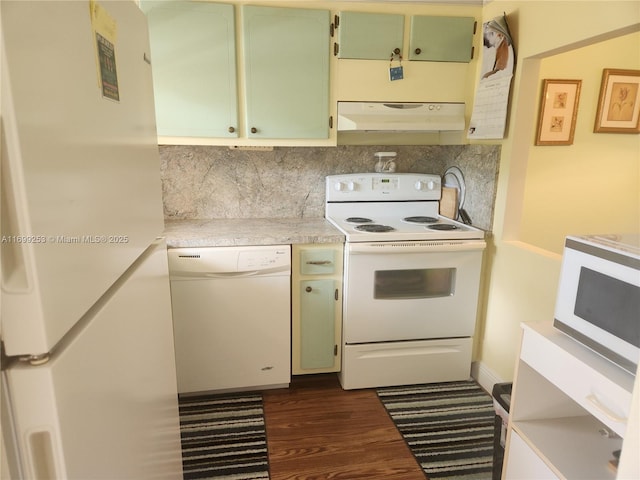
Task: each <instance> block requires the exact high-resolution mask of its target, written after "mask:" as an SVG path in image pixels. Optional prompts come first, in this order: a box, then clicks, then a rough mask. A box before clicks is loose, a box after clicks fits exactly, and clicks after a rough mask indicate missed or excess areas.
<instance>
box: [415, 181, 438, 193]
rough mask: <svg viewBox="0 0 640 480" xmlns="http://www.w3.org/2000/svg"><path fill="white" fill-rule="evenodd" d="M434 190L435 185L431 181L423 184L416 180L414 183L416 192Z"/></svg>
mask: <svg viewBox="0 0 640 480" xmlns="http://www.w3.org/2000/svg"><path fill="white" fill-rule="evenodd" d="M434 188H435V183H434V182H433V180H429V181H428V182H423V181H422V180H418V181H417V182H416V190H419V191H422V190H433V189H434Z"/></svg>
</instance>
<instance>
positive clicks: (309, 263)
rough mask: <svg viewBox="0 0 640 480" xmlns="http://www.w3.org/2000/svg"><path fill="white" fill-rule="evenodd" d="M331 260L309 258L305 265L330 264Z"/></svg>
mask: <svg viewBox="0 0 640 480" xmlns="http://www.w3.org/2000/svg"><path fill="white" fill-rule="evenodd" d="M331 263H332V262H331V260H309V261H308V262H307V265H331Z"/></svg>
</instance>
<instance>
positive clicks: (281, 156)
mask: <svg viewBox="0 0 640 480" xmlns="http://www.w3.org/2000/svg"><path fill="white" fill-rule="evenodd" d="M378 151H394V152H397V153H398V156H397V157H396V159H395V161H396V165H397V168H396V171H397V172H417V173H432V174H437V175H443V174H444V172H445V170H446V169H447V168H449V167H451V166H457V167H459V168H460V169H461V170H462V172H463V173H464V176H465V183H466V199H465V203H464V206H463V208H464V209H465V210H466V211H467V213H468V214H469V216H470V217H471V220H472V221H473V225H474V226H476V227H478V228H482V229H484V230H491V225H492V222H493V209H494V204H495V196H496V184H497V178H498V166H499V158H500V146H498V145H456V146H393V147H389V146H370V145H369V146H338V147H274V149H273V150H272V151H254V150H237V149H230V148H229V147H211V146H173V145H171V146H161V147H160V159H161V176H162V190H163V201H164V213H165V218H167V219H201V218H313V217H316V218H317V217H323V216H324V202H325V177H326V176H327V175H335V174H341V173H359V172H373V171H374V166H375V159H374V156H373V154H374V153H375V152H378Z"/></svg>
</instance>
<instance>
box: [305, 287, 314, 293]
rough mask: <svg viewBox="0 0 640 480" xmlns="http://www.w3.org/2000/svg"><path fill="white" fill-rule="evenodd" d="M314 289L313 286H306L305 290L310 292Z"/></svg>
mask: <svg viewBox="0 0 640 480" xmlns="http://www.w3.org/2000/svg"><path fill="white" fill-rule="evenodd" d="M312 290H313V288H311V287H307V288H305V291H307V292H310V291H312Z"/></svg>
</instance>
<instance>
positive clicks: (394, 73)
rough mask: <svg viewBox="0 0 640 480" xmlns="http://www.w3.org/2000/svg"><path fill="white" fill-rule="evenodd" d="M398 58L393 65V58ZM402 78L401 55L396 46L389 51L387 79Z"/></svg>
mask: <svg viewBox="0 0 640 480" xmlns="http://www.w3.org/2000/svg"><path fill="white" fill-rule="evenodd" d="M394 58H397V59H398V66H397V67H394V66H393V59H394ZM403 78H404V72H403V70H402V55H400V49H399V48H396V49H395V50H394V51H393V52H392V53H391V58H390V59H389V80H391V81H394V80H402V79H403Z"/></svg>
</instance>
